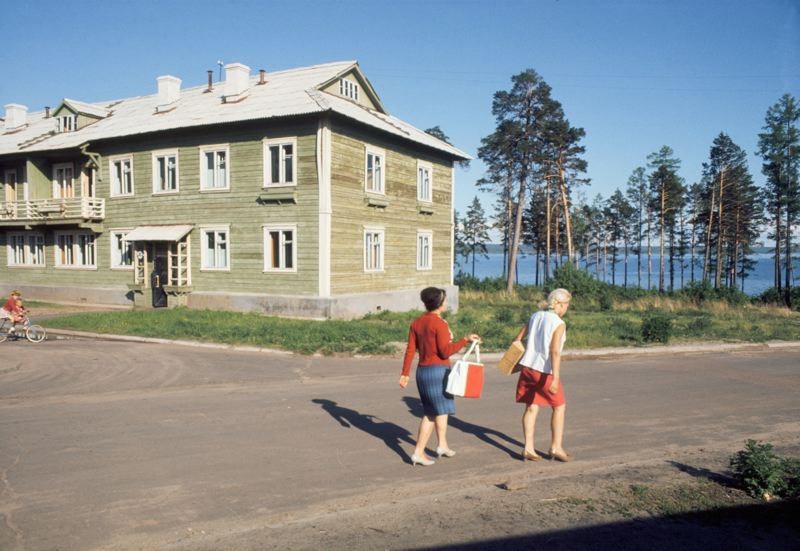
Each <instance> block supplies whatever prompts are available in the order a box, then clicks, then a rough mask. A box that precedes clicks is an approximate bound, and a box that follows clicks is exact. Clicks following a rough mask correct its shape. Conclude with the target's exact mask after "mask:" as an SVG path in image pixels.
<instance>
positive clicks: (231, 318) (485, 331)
mask: <svg viewBox="0 0 800 551" xmlns="http://www.w3.org/2000/svg"><path fill="white" fill-rule="evenodd" d="M544 297H545V289H542V288H536V287H527V288H526V287H521V288H518V290H517V292H515V293H507V292H506V291H504V290H488V289H482V290H474V289H464V290H463V291H462V292H461V294H460V297H459V303H460V308H459V310H458V312H455V313H454V312H446V313H445V319H447V320H448V323H449V324H450V328H451V330H452V332H453V334H454V336H455V338H460V337H462V336H464V335H467V334H469V333H478V334H480V335H481V337H482V338H483V341H484V344H483V345H482V349H483V350H485V351H501V350H504V349H505V348H506V347H507V346H508V344H509V343H510V342H511V340H512V339H513V338H514V336H516V334H517V332H518V331H519V330H520V329H521V328H522V326H523V325H524V324H525V323H526V322H527V320H528V318H529V317H530V315H531V314H533V313H534V312H535V311H536V310H537V309H538V307H539V303H540V302H541V301H542V300H543V299H544ZM651 312H663V313H666V314H668V315H669V318H670V320H671V323H672V326H671V340H670V342H677V343H687V342H703V341H729V342H764V341H767V340H795V341H796V340H800V313H797V312H792V311H789V310H788V309H786V308H779V307H776V306H756V305H751V304H746V305H736V304H732V303H731V302H728V301H726V300H703V301H700V302H698V301H697V300H696V299H695V298H693V297H682V296H662V295H657V294H653V293H650V294H645V295H641V296H636V297H634V298H630V299H625V298H621V297H619V296H617V297H612V298H611V299H610V300H608V301H605V302H604V301H600V300H598V299H597V298H596V297H595V296H586V295H583V296H581V295H578V294H576V297H575V299H574V300H573V304H572V307H571V308H570V310H569V312H567V314H566V316H565V321H566V324H567V347H568V348H573V349H576V348H577V349H580V348H597V347H621V346H644V345H648V344H649V343H647V342H646V341H645V338H644V337H643V332H642V322H643V319H644V317H645V316H647V315H648V314H649V313H651ZM420 314H421V311H414V312H405V313H397V312H386V311H385V312H381V313H379V314H373V315H368V316H365V317H364V318H362V319H359V320H352V321H336V320H329V321H309V320H297V319H283V318H276V317H267V316H261V315H257V314H242V313H236V312H220V311H208V310H189V309H186V308H179V309H175V310H138V311H118V312H104V313H82V314H69V315H63V316H58V317H55V318H51V319H48V320H47V323H46V325H47V326H48V327H52V328H54V329H55V328H62V329H73V330H80V331H90V332H98V333H116V334H124V335H140V336H145V337H160V338H167V339H190V340H198V341H208V342H219V343H226V344H237V345H250V346H259V347H266V348H279V349H285V350H293V351H296V352H300V353H303V354H313V353H321V354H338V353H343V354H393V353H396V352H397V350H398V349H402V347H403V345H404V343H405V341H406V338H407V337H408V327H409V324H410V323H411V321H412V320H413V319H414V318H415V317H416V316H418V315H420Z"/></svg>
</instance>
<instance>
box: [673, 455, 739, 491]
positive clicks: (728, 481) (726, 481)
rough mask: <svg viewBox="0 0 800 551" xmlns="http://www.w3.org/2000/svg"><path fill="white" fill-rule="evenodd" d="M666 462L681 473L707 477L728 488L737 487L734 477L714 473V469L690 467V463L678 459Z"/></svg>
mask: <svg viewBox="0 0 800 551" xmlns="http://www.w3.org/2000/svg"><path fill="white" fill-rule="evenodd" d="M667 463H669V464H670V465H672V466H673V467H675V468H676V469H678V470H679V471H681V472H682V473H686V474H688V475H689V476H693V477H695V478H707V479H708V480H711V481H712V482H716V483H717V484H722V485H723V486H728V487H729V488H737V487H738V484H737V483H736V479H735V478H733V477H732V476H728V475H725V474H721V473H716V472H714V471H711V470H709V469H706V468H703V467H692V466H691V465H687V464H686V463H680V462H678V461H667Z"/></svg>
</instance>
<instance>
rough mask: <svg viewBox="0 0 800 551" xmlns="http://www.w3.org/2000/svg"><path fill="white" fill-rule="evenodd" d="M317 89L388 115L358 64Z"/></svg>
mask: <svg viewBox="0 0 800 551" xmlns="http://www.w3.org/2000/svg"><path fill="white" fill-rule="evenodd" d="M317 89H318V90H322V91H323V92H327V93H329V94H333V95H334V96H339V97H341V98H344V99H347V100H350V101H352V102H354V103H357V104H359V105H361V106H362V107H366V108H368V109H373V110H375V111H378V112H380V113H386V109H384V107H383V104H382V103H381V100H380V98H379V97H378V94H377V92H375V89H374V88H373V87H372V84H370V82H369V80H367V77H365V76H364V73H362V72H361V69H360V68H359V66H358V64H354V65H353V66H352V67H349V68H347V69H346V70H345V71H342V72H341V73H339V74H338V75H336V76H335V77H333V78H332V79H330V80H327V81H325V82H323V83H322V84H321V85H319V86H318V87H317Z"/></svg>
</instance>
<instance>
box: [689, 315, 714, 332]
mask: <svg viewBox="0 0 800 551" xmlns="http://www.w3.org/2000/svg"><path fill="white" fill-rule="evenodd" d="M687 329H688V330H689V332H690V333H703V332H705V331H708V330H709V329H711V316H709V315H707V314H703V315H700V316H697V317H696V318H694V319H692V320H691V321H690V322H689V323H688V324H687Z"/></svg>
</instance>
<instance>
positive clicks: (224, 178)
mask: <svg viewBox="0 0 800 551" xmlns="http://www.w3.org/2000/svg"><path fill="white" fill-rule="evenodd" d="M228 159H229V150H228V146H226V145H221V146H206V147H203V148H201V149H200V189H201V190H204V191H221V190H227V189H230V170H229V167H228Z"/></svg>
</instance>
